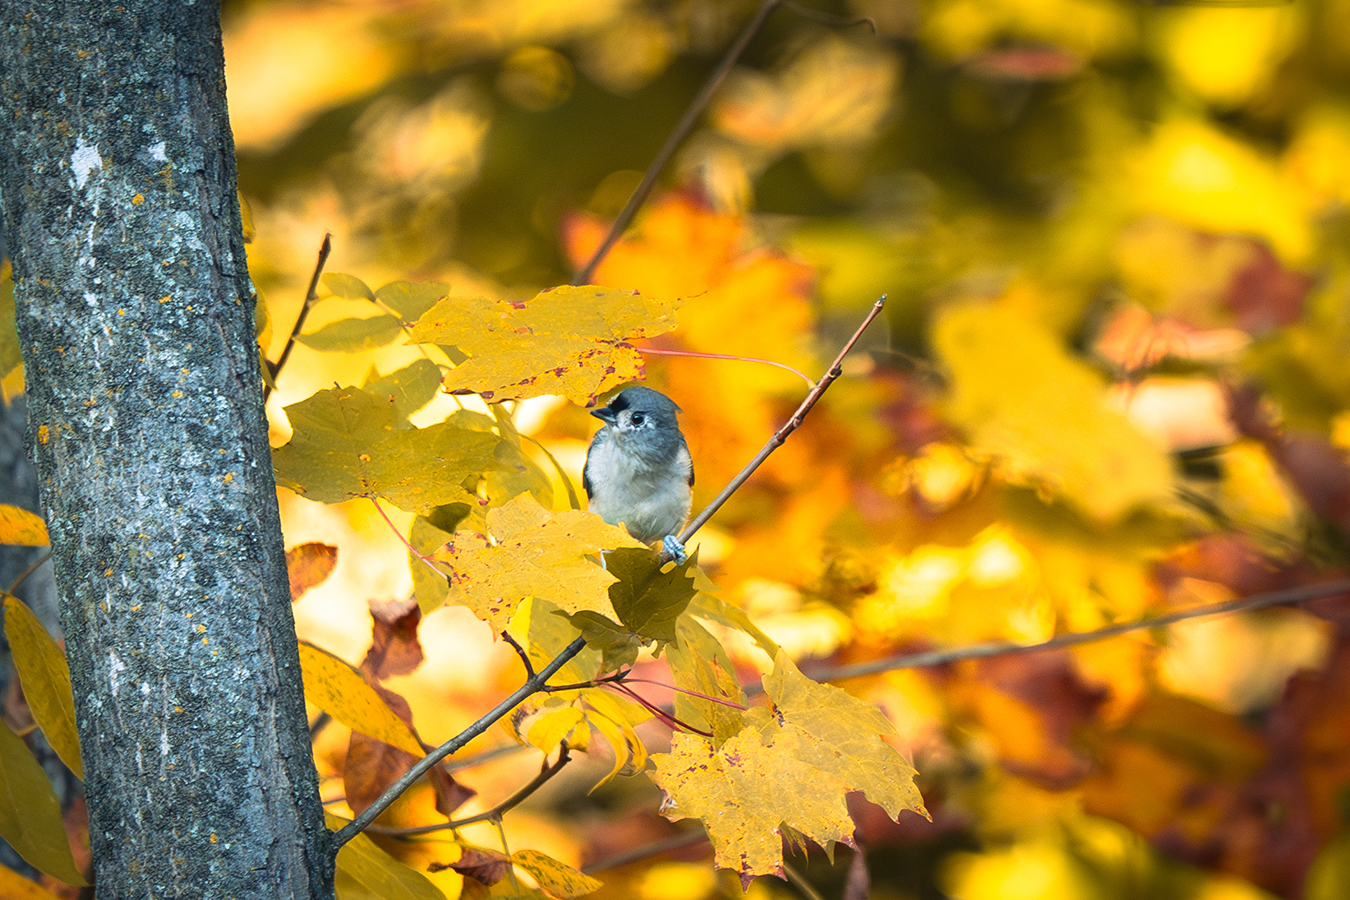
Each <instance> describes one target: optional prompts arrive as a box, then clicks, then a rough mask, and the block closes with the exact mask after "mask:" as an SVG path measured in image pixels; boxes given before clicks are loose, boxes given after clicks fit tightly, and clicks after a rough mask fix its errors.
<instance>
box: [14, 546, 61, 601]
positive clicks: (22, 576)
mask: <svg viewBox="0 0 1350 900" xmlns="http://www.w3.org/2000/svg"><path fill="white" fill-rule="evenodd" d="M51 558H52V551H51V548H48V549H47V552H46V553H44V554H42V555H41V556H39V557H38V558H37V559H35V560H33V561H32V562H31V563H29V564H28V568H26V569H24V570H23V571H22V572H20V573H19V577H18V578H15V579H14V583H13V584H11V585H10V586H9V590H7V591H4V592H3V593H6V594H8V595H9V596H11V597H13V598H14V599H15V600H18V599H19V598H18V596H17V595H16V594H15V593H14V592H15V591H17V590H18V589H19V585H21V584H23V583H24V582H25V581H27V580H28V576H29V575H32V574H33V573H34V572H36V571H37V570H38V569H39V568H41V566H42V564H43V563H45V562H46V561H47V560H49V559H51Z"/></svg>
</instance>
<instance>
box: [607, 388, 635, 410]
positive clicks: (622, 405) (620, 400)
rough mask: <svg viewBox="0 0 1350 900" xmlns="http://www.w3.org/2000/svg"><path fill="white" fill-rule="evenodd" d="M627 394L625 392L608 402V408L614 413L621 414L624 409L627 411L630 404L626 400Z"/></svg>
mask: <svg viewBox="0 0 1350 900" xmlns="http://www.w3.org/2000/svg"><path fill="white" fill-rule="evenodd" d="M627 394H628V392H627V391H625V392H623V393H622V394H620V395H619V396H617V397H615V398H614V399H613V400H611V401H609V408H610V409H611V410H613V411H614V412H616V413H617V412H623V411H624V410H625V409H627V408H628V407H629V406H630V405H631V403H630V402H629V400H628V396H627Z"/></svg>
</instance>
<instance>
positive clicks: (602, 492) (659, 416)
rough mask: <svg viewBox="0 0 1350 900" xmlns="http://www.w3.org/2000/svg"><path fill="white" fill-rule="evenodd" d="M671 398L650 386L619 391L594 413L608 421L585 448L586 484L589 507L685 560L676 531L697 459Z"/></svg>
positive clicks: (685, 515) (689, 497) (681, 522)
mask: <svg viewBox="0 0 1350 900" xmlns="http://www.w3.org/2000/svg"><path fill="white" fill-rule="evenodd" d="M679 411H680V408H679V407H678V406H676V405H675V404H674V403H673V402H672V401H671V399H670V398H669V397H667V396H666V395H665V394H662V393H661V392H660V391H654V390H652V389H651V388H645V387H631V388H627V389H626V390H623V391H620V392H619V393H618V395H617V396H615V397H614V399H612V400H610V401H609V406H606V407H604V408H602V409H597V410H594V411H592V412H591V415H593V416H595V417H596V418H597V419H599V420H601V421H602V422H604V423H605V424H604V426H603V427H602V428H601V429H600V430H599V431H598V432H596V434H595V438H594V440H592V441H591V447H590V449H589V450H588V451H587V452H586V468H585V469H583V470H582V484H583V485H584V486H585V488H586V496H587V497H589V498H590V501H591V511H592V512H595V513H598V514H599V515H600V517H601V518H602V519H604V520H605V521H606V522H608V523H610V524H611V525H617V524H619V523H620V522H622V523H623V524H624V525H625V526H627V528H628V533H629V534H631V535H632V536H633V537H635V538H637V539H638V540H639V541H642V542H643V543H647V544H650V543H653V542H655V541H658V540H659V541H661V542H662V546H663V548H664V549H665V550H666V552H667V553H668V554H669V555H670V556H673V557H674V558H675V559H676V560H678V561H680V562H683V561H684V559H685V554H684V547H683V546H682V545H681V544H680V542H679V539H678V538H677V537H676V534H677V533H678V532H679V530H680V529H681V528H682V527H684V523H685V520H686V519H688V518H689V504H690V502H691V500H692V493H691V492H690V490H689V488H690V486H691V485H692V484H693V483H694V462H693V460H692V459H691V458H690V457H689V447H688V445H687V444H686V443H685V441H684V435H683V434H681V433H680V423H679V422H678V420H677V419H676V417H675V414H676V413H677V412H679Z"/></svg>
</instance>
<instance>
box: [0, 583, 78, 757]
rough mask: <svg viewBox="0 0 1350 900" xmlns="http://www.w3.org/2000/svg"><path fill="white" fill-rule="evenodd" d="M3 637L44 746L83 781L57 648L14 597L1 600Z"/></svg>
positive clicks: (71, 708) (71, 701)
mask: <svg viewBox="0 0 1350 900" xmlns="http://www.w3.org/2000/svg"><path fill="white" fill-rule="evenodd" d="M5 637H6V638H7V639H8V640H9V646H10V649H11V650H12V651H13V653H14V668H15V669H17V670H18V672H19V684H20V685H21V686H22V687H23V695H24V698H25V699H26V700H27V701H28V708H29V709H31V710H32V711H33V719H34V720H35V721H36V722H37V724H38V727H39V728H41V729H42V733H43V734H44V735H46V737H47V743H49V744H51V745H52V749H53V750H55V751H56V755H57V756H59V757H61V762H63V763H65V764H66V767H67V768H69V769H70V771H72V772H74V773H75V777H76V778H80V779H83V778H84V766H83V764H82V762H81V760H80V738H79V735H78V734H77V733H76V731H75V700H74V698H73V697H72V696H71V691H70V668H69V666H67V665H66V654H65V652H64V651H63V650H62V649H61V647H60V645H59V644H57V643H56V641H55V640H53V639H52V636H51V635H50V634H48V633H47V629H45V628H43V627H42V623H41V622H39V621H38V618H37V616H35V615H33V611H32V610H30V609H29V608H28V607H27V606H25V605H24V603H23V601H22V600H20V599H19V598H17V597H12V596H11V597H6V598H5Z"/></svg>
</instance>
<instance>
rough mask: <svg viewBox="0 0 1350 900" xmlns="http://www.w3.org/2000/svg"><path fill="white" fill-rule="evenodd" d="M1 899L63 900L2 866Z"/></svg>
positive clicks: (0, 876) (0, 867)
mask: <svg viewBox="0 0 1350 900" xmlns="http://www.w3.org/2000/svg"><path fill="white" fill-rule="evenodd" d="M0 897H5V898H6V900H61V898H60V897H57V896H56V895H55V894H53V893H52V892H51V891H49V890H47V889H46V888H44V887H42V886H41V885H39V884H38V883H37V882H36V881H30V880H29V879H27V878H24V877H23V876H22V875H20V874H19V873H18V872H15V871H14V870H13V869H11V868H9V867H8V866H0Z"/></svg>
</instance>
